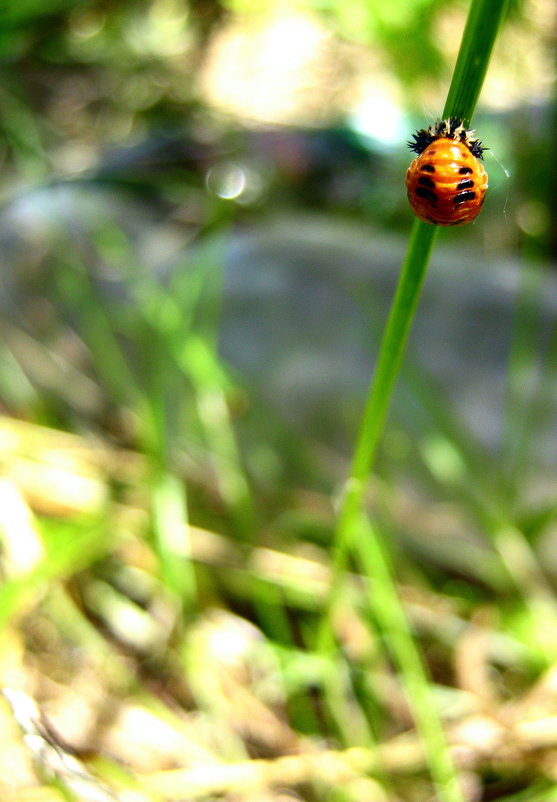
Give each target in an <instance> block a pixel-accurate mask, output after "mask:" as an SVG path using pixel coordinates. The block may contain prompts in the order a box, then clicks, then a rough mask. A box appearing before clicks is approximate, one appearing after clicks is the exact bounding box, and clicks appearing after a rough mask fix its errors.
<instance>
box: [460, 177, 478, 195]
mask: <svg viewBox="0 0 557 802" xmlns="http://www.w3.org/2000/svg"><path fill="white" fill-rule="evenodd" d="M473 186H474V182H473V181H472V179H471V178H465V179H464V181H460V182H459V184H458V186H457V190H458V191H459V192H460V190H461V189H471V188H472V187H473Z"/></svg>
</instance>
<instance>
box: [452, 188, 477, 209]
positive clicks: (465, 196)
mask: <svg viewBox="0 0 557 802" xmlns="http://www.w3.org/2000/svg"><path fill="white" fill-rule="evenodd" d="M475 197H476V193H475V192H473V191H472V190H468V191H467V192H459V193H458V195H455V196H454V198H453V203H454V204H455V206H458V205H460V204H461V203H466V201H471V200H474V198H475Z"/></svg>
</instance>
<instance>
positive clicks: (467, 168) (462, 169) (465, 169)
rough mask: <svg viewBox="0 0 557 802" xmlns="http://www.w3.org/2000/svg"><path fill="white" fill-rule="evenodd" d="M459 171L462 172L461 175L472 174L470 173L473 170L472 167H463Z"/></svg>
mask: <svg viewBox="0 0 557 802" xmlns="http://www.w3.org/2000/svg"><path fill="white" fill-rule="evenodd" d="M458 172H459V173H460V175H470V173H471V172H472V168H471V167H461V168H460V170H459V171H458Z"/></svg>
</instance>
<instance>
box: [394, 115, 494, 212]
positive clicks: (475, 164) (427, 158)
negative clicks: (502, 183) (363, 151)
mask: <svg viewBox="0 0 557 802" xmlns="http://www.w3.org/2000/svg"><path fill="white" fill-rule="evenodd" d="M414 140H415V141H414V142H410V143H409V147H410V148H411V149H412V150H415V151H416V152H417V153H418V156H417V157H416V158H415V159H414V161H413V162H412V164H411V165H410V167H409V168H408V171H407V173H406V187H407V189H408V200H409V201H410V206H411V207H412V209H413V211H414V213H415V214H416V215H417V217H419V218H420V220H423V221H424V222H426V223H432V224H433V225H437V226H460V225H464V224H465V223H469V222H471V221H472V220H474V218H475V217H476V216H477V215H478V214H479V212H480V209H481V208H482V204H483V202H484V197H485V193H486V190H487V173H486V171H485V168H484V166H483V164H482V162H481V159H482V154H483V151H484V149H485V148H483V147H482V145H481V143H480V142H479V140H477V139H474V138H473V136H472V132H471V131H468V130H467V129H466V128H464V127H463V125H462V124H461V123H460V122H459V121H458V120H455V119H450V120H444V121H442V122H438V123H436V124H435V125H434V126H431V128H429V129H423V130H421V131H418V132H417V133H416V134H414Z"/></svg>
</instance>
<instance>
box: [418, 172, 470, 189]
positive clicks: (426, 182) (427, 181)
mask: <svg viewBox="0 0 557 802" xmlns="http://www.w3.org/2000/svg"><path fill="white" fill-rule="evenodd" d="M418 184H420V186H422V187H429V188H430V189H435V181H434V180H433V179H432V178H428V177H427V176H426V175H421V176H420V177H419V178H418ZM463 189H464V187H463Z"/></svg>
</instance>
